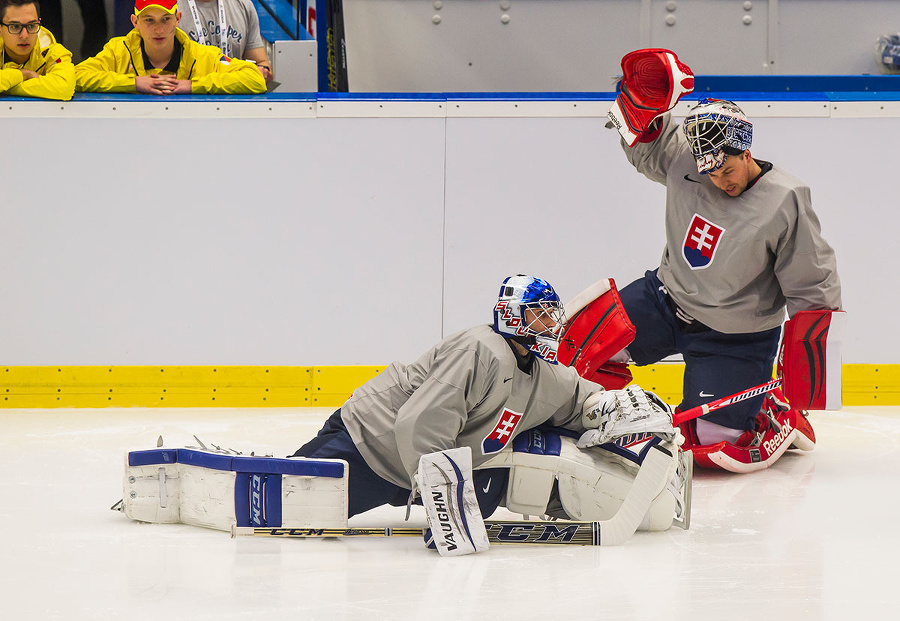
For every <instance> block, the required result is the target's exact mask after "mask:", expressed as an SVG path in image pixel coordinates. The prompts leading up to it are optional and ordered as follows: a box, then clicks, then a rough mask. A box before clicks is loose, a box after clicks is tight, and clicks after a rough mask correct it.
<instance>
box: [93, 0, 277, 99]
mask: <svg viewBox="0 0 900 621" xmlns="http://www.w3.org/2000/svg"><path fill="white" fill-rule="evenodd" d="M180 21H181V11H179V10H178V3H177V1H176V0H136V2H135V3H134V15H132V16H131V23H132V24H133V25H134V30H132V31H131V32H129V33H128V34H127V35H125V36H124V37H115V38H113V39H112V40H110V41H109V42H108V43H107V44H106V45H105V46H104V47H103V50H102V51H101V52H100V53H99V54H97V55H96V56H93V57H91V58H88V59H87V60H85V61H84V62H81V63H79V64H78V66H76V67H75V80H76V89H77V90H79V91H99V92H106V93H135V92H137V93H146V94H149V95H189V94H192V93H193V94H222V93H226V94H252V93H264V92H266V81H265V79H264V78H263V75H262V73H260V70H259V69H258V68H257V67H256V65H254V64H253V63H249V62H247V61H244V60H240V59H237V58H228V57H227V56H224V55H223V54H222V52H221V50H219V49H218V48H215V47H212V46H207V45H200V44H199V43H195V42H194V41H191V40H190V39H189V38H188V36H187V35H186V34H185V33H184V32H182V31H181V30H180V29H179V28H178V24H179V22H180Z"/></svg>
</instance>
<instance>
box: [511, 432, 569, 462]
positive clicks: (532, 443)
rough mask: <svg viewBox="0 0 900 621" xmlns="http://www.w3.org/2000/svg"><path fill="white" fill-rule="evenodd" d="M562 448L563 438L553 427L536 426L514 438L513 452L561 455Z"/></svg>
mask: <svg viewBox="0 0 900 621" xmlns="http://www.w3.org/2000/svg"><path fill="white" fill-rule="evenodd" d="M561 450H562V440H561V439H560V437H559V433H558V432H557V431H554V430H552V429H547V428H542V429H538V428H536V427H535V428H534V429H529V430H527V431H525V432H523V433H520V434H519V435H517V436H516V437H515V438H513V452H516V453H530V454H531V455H552V456H559V454H560V451H561Z"/></svg>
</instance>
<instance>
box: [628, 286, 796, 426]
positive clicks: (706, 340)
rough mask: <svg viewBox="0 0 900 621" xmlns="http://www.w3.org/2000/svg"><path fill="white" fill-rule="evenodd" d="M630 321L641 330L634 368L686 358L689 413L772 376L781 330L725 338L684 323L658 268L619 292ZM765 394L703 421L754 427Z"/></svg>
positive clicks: (633, 354)
mask: <svg viewBox="0 0 900 621" xmlns="http://www.w3.org/2000/svg"><path fill="white" fill-rule="evenodd" d="M619 295H620V297H621V299H622V305H623V306H624V307H625V312H626V313H627V314H628V318H629V319H630V320H631V322H632V323H633V324H634V327H635V328H636V330H637V334H636V335H635V339H634V341H633V342H632V343H631V345H629V346H628V352H629V353H630V354H631V358H632V360H634V362H635V364H638V365H645V364H652V363H654V362H659V361H660V360H662V359H663V358H666V357H667V356H671V355H674V354H681V355H682V356H683V358H684V365H685V368H684V393H683V395H682V401H681V405H680V407H681V409H682V410H686V409H689V408H692V407H695V406H698V405H702V404H704V403H708V402H710V401H715V400H716V399H721V398H723V397H727V396H730V395H733V394H735V393H737V392H741V391H742V390H746V389H747V388H752V387H753V386H756V385H758V384H763V383H765V382H767V381H769V380H770V379H771V378H772V365H773V364H774V363H775V354H776V353H777V349H778V340H779V338H780V336H781V328H780V327H778V328H773V329H771V330H766V331H765V332H752V333H744V334H725V333H723V332H717V331H715V330H713V329H711V328H709V327H707V326H704V325H703V324H700V323H699V322H698V321H696V320H694V322H693V323H692V324H686V323H685V322H683V321H681V320H680V319H679V318H678V317H677V316H676V315H675V310H674V303H673V302H672V300H671V298H670V297H669V296H668V294H667V293H666V290H665V286H664V285H663V284H662V282H661V281H660V280H659V278H658V277H657V275H656V270H653V271H649V272H647V273H646V274H645V275H644V277H643V278H639V279H638V280H636V281H634V282H633V283H631V284H629V285H628V286H627V287H625V288H624V289H622V290H621V291H620V292H619ZM762 401H763V396H759V397H755V398H753V399H747V400H746V401H741V402H739V403H736V404H734V405H731V406H728V407H726V408H722V409H721V410H717V411H715V412H711V413H710V414H707V415H706V416H704V417H703V418H704V419H705V420H708V421H710V422H713V423H716V424H719V425H723V426H725V427H730V428H732V429H752V428H753V421H754V419H755V418H756V415H757V413H758V412H759V409H760V407H761V406H762Z"/></svg>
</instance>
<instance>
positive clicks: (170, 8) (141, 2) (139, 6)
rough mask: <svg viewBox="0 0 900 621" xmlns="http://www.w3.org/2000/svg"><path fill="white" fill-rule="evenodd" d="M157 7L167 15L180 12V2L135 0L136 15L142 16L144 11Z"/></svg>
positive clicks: (173, 0)
mask: <svg viewBox="0 0 900 621" xmlns="http://www.w3.org/2000/svg"><path fill="white" fill-rule="evenodd" d="M150 7H156V8H157V9H162V10H163V11H165V12H166V13H169V14H174V13H175V11H177V10H178V0H134V14H135V15H140V14H141V11H143V10H144V9H149V8H150Z"/></svg>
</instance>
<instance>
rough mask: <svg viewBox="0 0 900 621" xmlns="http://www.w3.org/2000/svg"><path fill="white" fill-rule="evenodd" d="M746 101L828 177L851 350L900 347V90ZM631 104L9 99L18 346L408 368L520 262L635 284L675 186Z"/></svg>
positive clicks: (546, 272) (5, 264)
mask: <svg viewBox="0 0 900 621" xmlns="http://www.w3.org/2000/svg"><path fill="white" fill-rule="evenodd" d="M741 103H743V105H744V108H745V110H746V111H747V112H748V114H749V115H750V116H751V117H752V118H754V119H755V121H756V125H755V128H756V131H755V137H754V148H753V153H754V155H755V156H757V157H760V158H762V159H768V160H771V161H773V162H774V163H775V164H776V165H777V166H781V167H783V168H784V169H786V170H788V171H789V172H791V173H792V174H794V175H795V176H797V177H799V178H801V179H803V180H804V181H805V182H807V183H808V184H809V185H810V186H811V188H812V194H813V201H814V205H815V208H816V210H817V212H818V214H819V217H820V219H821V222H822V228H823V232H824V234H825V236H826V238H827V239H828V240H829V241H830V242H831V243H832V244H833V246H834V247H835V249H836V252H837V256H838V266H839V270H840V273H841V277H842V281H843V286H844V303H845V308H846V310H848V311H849V313H850V323H849V326H848V334H847V337H846V346H845V356H844V362H845V363H870V364H886V363H898V362H900V337H898V335H897V331H896V330H894V329H892V328H891V327H890V326H892V325H893V321H892V320H893V316H894V315H895V309H896V308H898V307H900V292H898V286H897V285H898V278H897V275H896V270H897V268H896V263H897V258H898V252H897V250H896V241H895V238H896V232H895V231H896V227H897V226H898V224H900V210H898V209H897V207H896V192H897V190H896V188H897V184H896V178H897V175H898V173H897V170H896V168H897V166H896V162H897V158H896V145H897V144H900V108H898V105H900V104H898V103H897V102H877V101H873V102H857V103H846V104H832V103H827V102H821V101H810V102H802V101H800V102H760V101H755V102H741ZM684 105H686V104H685V103H684V102H683V103H682V104H680V106H684ZM608 106H609V102H608V101H585V100H572V101H553V100H545V101H530V100H516V99H510V100H506V101H482V100H459V101H453V100H447V99H441V98H440V97H435V98H432V99H429V98H427V97H426V98H422V99H417V100H411V101H406V100H396V99H373V100H370V101H342V100H324V101H323V100H319V101H316V100H315V99H297V100H289V99H282V100H278V101H268V102H267V101H252V102H251V101H240V102H239V101H222V100H216V99H210V100H205V99H204V100H190V101H177V102H175V101H173V102H162V103H160V102H156V101H152V102H151V101H147V100H140V99H137V98H131V99H129V98H108V99H103V98H100V99H99V100H97V101H76V102H70V103H65V104H60V103H50V102H22V101H19V102H13V101H7V102H4V103H3V105H2V106H0V135H2V136H3V153H4V158H3V166H2V172H0V175H2V176H0V179H2V183H0V230H2V232H3V243H2V244H0V282H2V285H3V286H2V292H0V309H2V310H0V312H2V317H3V321H2V322H0V352H2V363H3V364H4V365H7V366H23V365H153V364H177V365H207V364H222V365H356V364H385V363H387V362H389V361H391V360H409V359H411V358H413V357H415V356H417V355H418V354H419V353H421V352H422V351H423V350H424V349H425V348H427V347H429V346H430V345H431V344H433V343H434V342H435V341H436V340H438V339H439V338H441V337H442V336H443V335H446V334H449V333H451V332H453V331H455V330H458V329H461V328H464V327H467V326H469V325H472V324H475V323H479V322H487V321H489V319H490V310H491V304H492V301H493V300H494V298H495V295H496V293H497V290H498V287H499V284H500V282H501V280H502V279H503V277H504V276H506V275H508V274H511V273H515V272H528V273H534V274H537V275H540V276H542V277H544V278H547V279H548V280H550V281H551V282H552V283H553V284H554V285H555V286H556V288H557V289H558V290H559V291H560V293H561V295H562V296H563V297H564V298H566V297H571V296H573V295H574V294H576V293H577V292H578V291H579V290H580V289H582V288H583V287H585V286H587V285H589V284H591V283H592V282H594V281H595V280H596V279H598V278H601V277H613V278H615V279H616V280H617V282H618V283H619V284H620V285H621V286H624V285H625V284H626V283H628V282H630V281H631V280H632V279H634V278H635V277H637V276H639V275H641V274H642V273H643V271H644V270H646V269H650V268H652V267H655V266H656V265H657V264H658V261H659V257H660V253H661V250H662V244H663V232H662V219H663V202H664V188H662V187H661V186H658V185H656V184H653V183H651V182H650V181H648V180H646V179H645V178H643V177H641V176H640V175H638V174H637V173H636V172H634V170H633V169H631V168H630V166H629V165H628V164H627V162H626V161H625V158H624V156H623V154H622V152H621V150H620V146H619V144H618V140H617V135H616V134H615V133H614V132H613V131H612V130H607V129H604V127H603V125H604V118H603V115H604V114H605V111H606V109H607V108H608ZM683 109H684V108H681V107H680V108H679V109H678V111H679V112H683Z"/></svg>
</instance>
